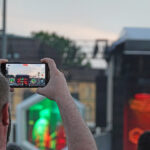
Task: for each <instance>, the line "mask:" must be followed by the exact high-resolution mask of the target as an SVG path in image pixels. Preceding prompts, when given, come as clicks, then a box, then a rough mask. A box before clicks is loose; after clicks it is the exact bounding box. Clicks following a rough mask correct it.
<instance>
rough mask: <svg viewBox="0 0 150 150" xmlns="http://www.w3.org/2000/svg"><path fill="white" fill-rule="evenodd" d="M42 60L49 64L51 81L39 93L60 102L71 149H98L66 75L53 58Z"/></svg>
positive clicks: (59, 105)
mask: <svg viewBox="0 0 150 150" xmlns="http://www.w3.org/2000/svg"><path fill="white" fill-rule="evenodd" d="M41 62H42V63H47V64H48V66H49V70H50V81H49V82H48V84H47V86H45V87H44V88H39V89H38V90H37V93H39V94H41V95H43V96H45V97H47V98H50V99H53V100H55V101H56V103H57V104H58V107H59V109H60V113H61V116H62V120H63V124H64V127H65V131H66V136H67V143H68V148H69V150H97V147H96V144H95V141H94V138H93V136H92V134H91V132H90V131H89V129H88V127H87V125H86V124H85V123H84V121H83V119H82V117H81V115H80V113H79V111H78V110H77V107H76V105H75V103H74V101H73V99H72V96H71V94H70V92H69V89H68V86H67V82H66V80H65V77H64V75H63V74H62V73H61V72H60V71H59V70H58V69H57V67H56V64H55V62H54V61H53V60H52V59H50V58H44V59H42V60H41Z"/></svg>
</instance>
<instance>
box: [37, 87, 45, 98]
mask: <svg viewBox="0 0 150 150" xmlns="http://www.w3.org/2000/svg"><path fill="white" fill-rule="evenodd" d="M36 92H37V93H38V94H40V95H43V96H46V95H45V89H44V88H38V89H37V90H36Z"/></svg>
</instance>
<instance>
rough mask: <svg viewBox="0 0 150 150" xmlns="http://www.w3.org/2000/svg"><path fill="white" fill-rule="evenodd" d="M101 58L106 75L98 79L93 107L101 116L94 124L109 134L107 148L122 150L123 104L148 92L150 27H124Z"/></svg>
mask: <svg viewBox="0 0 150 150" xmlns="http://www.w3.org/2000/svg"><path fill="white" fill-rule="evenodd" d="M105 59H106V61H107V62H108V70H107V74H106V76H105V77H99V79H98V82H99V87H98V89H97V90H99V92H98V94H97V95H98V97H97V105H98V106H97V109H101V110H97V113H98V114H99V117H101V118H98V117H97V126H101V127H103V128H105V131H106V132H109V133H111V135H112V138H111V139H112V140H111V141H112V142H111V143H112V145H111V147H112V149H111V150H122V149H124V107H125V104H126V103H127V102H128V101H129V100H130V99H132V98H133V97H134V95H135V94H136V93H150V69H149V66H150V29H146V28H125V29H124V30H123V32H122V34H121V37H120V39H119V40H118V41H116V42H115V43H113V44H112V46H111V47H109V48H107V49H106V50H105ZM106 78H107V79H106ZM101 82H102V84H101V85H100V83H101ZM102 86H103V87H104V89H102ZM100 90H103V93H102V92H101V91H100ZM100 105H102V106H100ZM106 108H107V109H106ZM98 111H99V112H98ZM100 113H103V115H104V116H103V117H102V115H101V114H100ZM97 116H98V115H97ZM124 150H127V149H124Z"/></svg>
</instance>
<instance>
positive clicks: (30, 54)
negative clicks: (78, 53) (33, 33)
mask: <svg viewBox="0 0 150 150" xmlns="http://www.w3.org/2000/svg"><path fill="white" fill-rule="evenodd" d="M1 52H2V38H1V37H0V57H2V56H1ZM43 57H51V58H53V59H54V60H55V61H56V63H57V65H60V64H61V59H60V58H61V57H60V55H59V54H58V52H57V51H56V50H54V49H52V48H51V47H49V46H48V45H45V44H43V43H41V42H39V41H38V40H35V39H32V38H28V37H21V36H15V35H8V36H7V58H8V59H9V61H16V62H29V63H31V62H39V60H40V59H41V58H43Z"/></svg>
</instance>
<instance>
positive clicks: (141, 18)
mask: <svg viewBox="0 0 150 150" xmlns="http://www.w3.org/2000/svg"><path fill="white" fill-rule="evenodd" d="M0 2H2V0H0ZM0 4H1V3H0ZM149 6H150V1H149V0H142V1H141V0H9V1H8V0H7V32H8V33H12V34H17V35H25V36H29V35H30V33H31V32H32V31H40V30H44V31H48V32H56V33H58V34H60V35H63V36H66V37H68V38H71V39H73V40H75V41H77V43H80V44H81V45H84V46H87V45H89V47H91V45H92V44H91V43H92V42H93V41H94V40H95V39H97V38H107V39H109V41H111V42H112V41H115V40H116V39H117V38H118V37H119V33H120V32H121V30H122V29H123V28H124V27H150V19H149V14H150V9H149ZM0 8H1V7H0ZM0 13H1V12H0ZM85 41H86V42H85Z"/></svg>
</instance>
